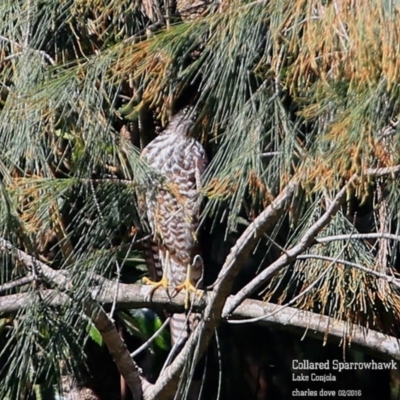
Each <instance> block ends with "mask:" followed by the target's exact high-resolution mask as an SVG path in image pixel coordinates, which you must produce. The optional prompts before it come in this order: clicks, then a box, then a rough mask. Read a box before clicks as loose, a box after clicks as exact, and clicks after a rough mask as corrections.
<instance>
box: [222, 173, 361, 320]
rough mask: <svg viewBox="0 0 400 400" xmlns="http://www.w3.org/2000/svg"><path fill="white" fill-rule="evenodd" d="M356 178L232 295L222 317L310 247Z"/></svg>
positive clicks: (227, 315)
mask: <svg viewBox="0 0 400 400" xmlns="http://www.w3.org/2000/svg"><path fill="white" fill-rule="evenodd" d="M356 178H357V176H356V175H354V176H353V177H352V178H351V179H350V180H349V181H348V182H347V184H346V185H345V186H343V187H342V189H340V191H339V192H338V194H337V195H336V196H335V198H334V199H333V200H332V202H331V203H330V205H329V207H328V208H327V210H326V211H325V212H324V213H323V214H322V216H321V217H320V218H319V219H318V220H317V222H315V223H314V224H313V225H312V226H311V227H310V228H309V229H308V230H307V232H306V233H305V234H304V236H303V237H302V239H301V240H300V242H299V243H297V244H296V245H295V246H293V247H292V248H291V249H289V250H287V251H286V252H285V253H284V254H282V255H281V256H280V257H279V258H278V259H277V260H276V261H274V262H273V263H272V264H271V265H270V266H269V267H268V268H266V269H265V270H264V271H262V272H261V273H260V274H259V275H257V276H256V277H255V278H254V279H253V280H252V281H251V282H250V283H248V284H247V285H246V286H245V287H244V288H243V289H242V290H240V291H239V292H238V293H237V294H236V295H235V297H234V300H233V301H232V302H231V303H230V305H229V306H228V305H226V306H225V307H224V311H223V315H222V317H223V318H227V317H229V315H230V314H231V313H232V312H233V310H234V309H235V308H236V307H237V306H238V305H239V304H240V303H241V302H242V301H243V300H244V299H246V298H247V297H248V296H249V295H250V294H252V293H253V292H254V291H255V290H257V289H258V288H259V287H260V286H261V285H262V284H263V283H265V282H266V281H267V280H268V279H269V278H271V277H272V276H273V275H274V274H276V273H277V272H278V271H279V270H281V269H282V268H283V267H285V266H286V265H288V264H290V263H291V262H293V261H295V260H296V257H297V256H298V255H299V254H301V253H302V252H304V251H305V250H306V249H307V248H308V247H310V246H311V245H312V244H313V242H314V241H315V236H316V235H317V234H318V233H319V232H320V231H321V230H322V229H323V228H324V227H325V226H326V225H327V224H328V223H329V221H330V220H331V218H332V216H333V215H334V214H335V213H336V212H337V211H338V209H339V207H340V204H341V203H342V201H343V200H344V198H345V196H346V191H347V188H348V187H349V186H350V185H351V184H352V183H353V182H354V180H355V179H356Z"/></svg>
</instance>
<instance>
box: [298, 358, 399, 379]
mask: <svg viewBox="0 0 400 400" xmlns="http://www.w3.org/2000/svg"><path fill="white" fill-rule="evenodd" d="M292 368H293V369H294V370H303V371H304V370H305V371H328V370H332V371H338V372H342V371H348V370H362V369H365V370H385V369H386V370H387V369H397V362H396V361H394V360H392V361H387V362H377V361H374V360H372V361H368V362H344V361H339V360H326V361H324V362H314V361H309V360H293V361H292ZM315 375H316V374H315ZM327 375H330V374H325V375H323V376H327ZM316 376H317V375H316ZM311 380H312V379H311Z"/></svg>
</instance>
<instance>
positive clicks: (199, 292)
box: [175, 279, 203, 310]
mask: <svg viewBox="0 0 400 400" xmlns="http://www.w3.org/2000/svg"><path fill="white" fill-rule="evenodd" d="M183 289H185V310H188V309H189V303H190V298H189V294H190V292H192V293H194V295H195V296H198V297H199V298H201V297H202V296H203V291H202V290H199V289H197V287H196V286H194V285H193V283H192V282H190V280H188V279H186V280H185V282H183V283H181V284H180V285H178V286H176V287H175V292H176V293H179V292H180V291H181V290H183Z"/></svg>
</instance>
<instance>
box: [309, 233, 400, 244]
mask: <svg viewBox="0 0 400 400" xmlns="http://www.w3.org/2000/svg"><path fill="white" fill-rule="evenodd" d="M350 238H351V239H387V240H396V241H398V242H400V235H395V234H393V233H387V232H376V233H354V234H351V233H350V234H343V235H331V236H319V237H316V238H315V241H316V242H318V243H330V242H334V241H338V240H348V239H350Z"/></svg>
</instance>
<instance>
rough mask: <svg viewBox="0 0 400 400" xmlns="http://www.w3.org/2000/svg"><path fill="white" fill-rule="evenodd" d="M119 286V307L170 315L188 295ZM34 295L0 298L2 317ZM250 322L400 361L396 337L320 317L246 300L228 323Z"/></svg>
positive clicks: (61, 300)
mask: <svg viewBox="0 0 400 400" xmlns="http://www.w3.org/2000/svg"><path fill="white" fill-rule="evenodd" d="M116 285H117V284H110V285H107V287H105V288H104V289H100V288H96V289H95V290H92V296H94V300H95V301H96V302H100V303H102V304H103V306H104V307H109V306H111V305H112V303H113V301H114V297H115V290H116ZM118 287H119V288H118V296H117V304H118V307H120V308H142V307H143V306H144V305H146V306H147V307H149V306H151V307H153V308H157V309H160V310H161V309H165V310H168V311H171V312H172V311H183V310H184V302H185V295H184V294H183V293H180V294H178V295H177V296H176V297H174V298H173V299H172V301H171V298H170V296H169V294H168V290H166V289H163V288H160V289H158V290H157V291H156V292H154V296H153V300H152V303H151V304H149V302H148V301H146V299H147V294H148V287H147V286H141V285H135V284H131V285H127V284H119V285H118ZM40 294H41V295H42V297H43V300H44V301H45V302H46V303H47V304H49V306H52V307H64V306H66V305H68V304H71V302H72V301H73V300H72V299H71V298H70V297H68V296H67V295H66V294H62V293H59V292H57V291H56V290H43V291H41V292H40ZM31 295H32V293H21V294H14V295H9V296H4V297H0V315H1V314H8V313H15V312H17V311H18V310H19V309H21V308H23V307H26V306H27V305H28V304H29V302H30V296H31ZM208 297H210V296H209V294H206V295H205V296H204V298H203V299H201V300H200V303H199V304H197V306H196V308H195V309H196V311H201V310H203V309H204V308H205V307H206V305H207V303H208V302H209V299H208ZM233 300H234V296H230V297H229V298H228V299H227V300H226V305H227V307H229V306H230V305H231V303H232V301H233ZM106 317H107V316H106ZM248 319H258V320H257V322H256V323H255V324H256V325H261V326H275V327H277V328H279V329H284V330H287V331H291V332H295V333H297V334H299V335H304V331H305V330H306V331H307V334H308V335H311V336H313V337H316V338H319V339H321V340H328V341H329V342H330V341H332V342H338V341H340V340H342V339H343V335H345V336H346V338H347V339H348V341H349V343H351V344H353V345H355V346H357V347H359V348H362V349H363V350H364V351H366V352H369V353H373V354H374V355H376V356H377V357H381V358H382V357H391V358H395V359H397V360H400V344H399V341H398V339H397V338H395V337H392V336H388V335H385V334H383V333H380V332H377V331H374V330H371V329H368V330H367V329H366V328H363V327H359V326H354V325H352V324H350V323H346V322H344V321H341V320H337V319H334V318H330V317H327V316H324V315H321V314H316V313H312V312H309V311H301V310H298V309H296V308H292V307H287V306H278V305H275V304H271V303H265V302H264V301H259V300H251V299H247V300H244V301H243V303H242V304H241V305H240V306H238V307H237V308H236V309H235V311H234V312H233V313H232V315H231V318H230V320H229V321H231V322H232V323H233V322H239V321H242V322H241V323H246V320H248ZM107 325H108V322H107V321H100V323H99V326H98V329H99V328H100V329H103V328H102V327H103V326H107ZM96 326H97V325H96ZM104 330H106V329H103V331H104ZM327 334H328V335H327ZM192 336H194V335H192ZM189 340H190V339H189ZM195 340H196V339H195V338H194V339H193V340H192V342H191V344H190V346H188V348H187V349H186V352H185V353H182V354H179V355H178V357H179V358H180V359H185V357H187V356H188V355H189V354H190V351H193V350H194V348H195V347H196V342H195ZM169 368H170V367H169ZM167 370H168V368H167ZM174 371H175V369H172V370H168V372H167V374H166V375H165V376H164V377H163V379H165V380H167V379H168V377H169V376H170V375H171V374H173V373H174ZM146 392H147V393H146V394H145V397H144V398H145V399H150V398H152V397H151V395H152V394H154V393H156V392H158V391H157V388H156V387H153V388H149V389H148V390H147V391H146ZM170 393H173V392H170Z"/></svg>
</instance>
